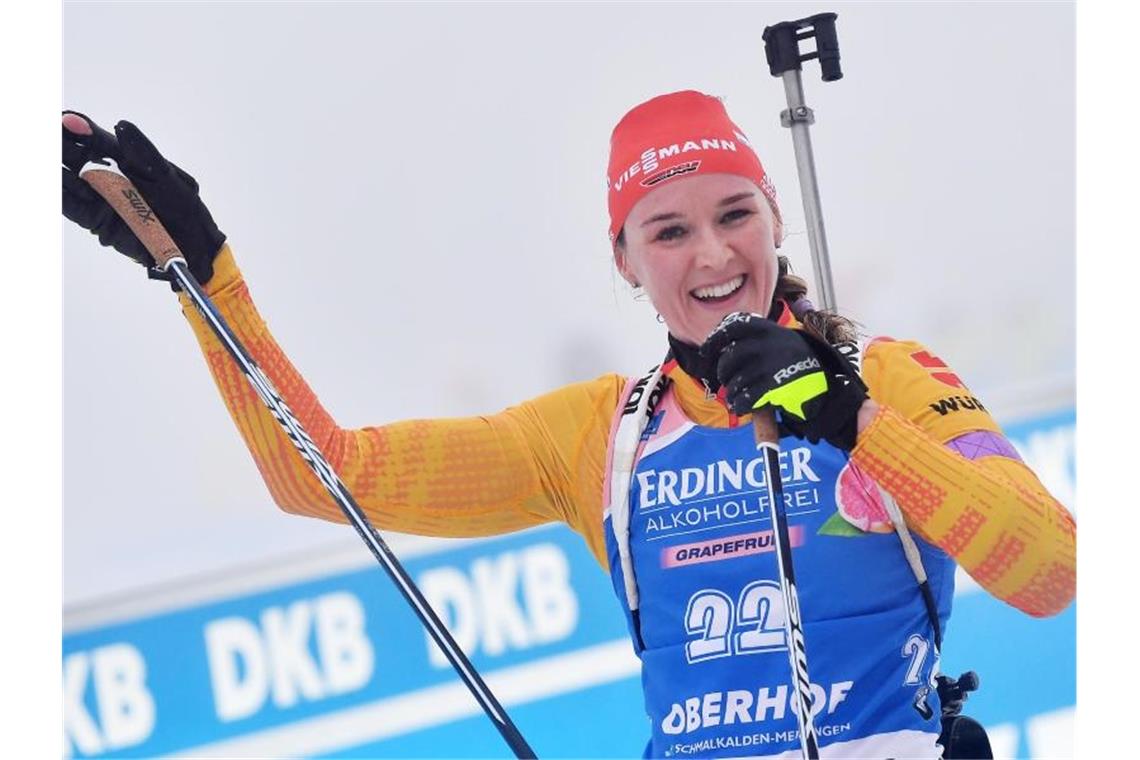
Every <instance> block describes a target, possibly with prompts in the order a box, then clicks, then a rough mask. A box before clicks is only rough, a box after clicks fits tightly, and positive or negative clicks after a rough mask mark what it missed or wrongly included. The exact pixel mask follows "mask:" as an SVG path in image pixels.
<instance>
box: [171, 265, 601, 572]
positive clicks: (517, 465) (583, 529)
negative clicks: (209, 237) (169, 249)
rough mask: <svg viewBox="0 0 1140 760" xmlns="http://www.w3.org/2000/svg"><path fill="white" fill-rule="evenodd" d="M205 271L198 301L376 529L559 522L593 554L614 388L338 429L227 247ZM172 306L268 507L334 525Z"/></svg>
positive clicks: (216, 350)
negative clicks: (477, 413)
mask: <svg viewBox="0 0 1140 760" xmlns="http://www.w3.org/2000/svg"><path fill="white" fill-rule="evenodd" d="M214 270H215V272H214V276H213V277H212V278H211V279H210V281H209V283H207V285H206V291H207V294H208V295H209V296H210V297H211V299H212V300H213V302H214V304H215V306H216V307H217V309H218V311H219V312H220V313H221V314H222V316H223V317H224V318H225V319H226V321H227V322H228V323H229V325H230V327H231V329H233V330H234V331H235V333H236V334H237V336H238V337H239V338H240V339H241V341H242V342H243V344H244V345H245V346H246V348H247V350H248V351H249V352H250V354H251V355H252V356H253V357H254V359H255V361H257V363H258V364H259V366H260V367H261V368H262V370H263V371H264V372H265V373H266V374H267V375H268V376H269V378H270V380H272V382H273V383H274V385H275V386H276V387H277V389H278V391H279V392H280V393H281V394H282V396H283V397H284V398H285V400H286V402H287V403H288V404H289V406H290V408H291V409H292V410H293V413H294V414H295V415H296V416H297V418H298V419H299V420H300V422H301V424H302V425H303V426H304V427H305V429H306V430H307V431H308V433H309V435H310V436H311V437H312V438H313V441H314V442H315V443H316V444H317V446H318V447H319V448H320V449H321V451H322V452H323V453H324V454H325V456H326V458H327V459H328V461H329V464H331V465H332V466H333V467H334V468H335V469H336V470H337V472H338V474H339V475H340V476H341V478H342V480H344V482H345V485H347V486H348V488H349V490H350V491H352V493H353V495H354V496H355V497H356V500H357V501H358V502H359V504H360V505H361V507H362V508H363V509H364V511H365V512H366V513H367V515H368V516H369V518H370V519H371V520H373V521H375V523H376V525H377V526H378V527H380V528H383V529H387V530H396V531H400V532H405V533H416V534H421V535H432V536H448V537H460V536H485V535H492V534H497V533H505V532H509V531H514V530H519V529H522V528H526V527H529V526H533V525H539V524H542V523H546V522H551V521H563V522H567V523H569V524H570V525H571V526H572V527H574V528H575V529H577V530H578V531H579V532H580V533H582V534H583V535H584V536H585V537H586V539H587V542H588V543H589V544H590V546H591V549H594V550H595V552H596V553H597V551H600V543H601V542H600V536H594V534H595V533H597V529H596V527H595V526H594V525H593V524H592V523H593V521H591V520H589V519H588V516H596V515H597V514H598V513H599V511H600V510H599V509H598V508H597V507H596V506H594V507H591V504H592V503H593V502H597V501H598V500H599V499H600V490H601V489H600V482H601V472H602V469H601V467H602V464H601V459H602V458H603V457H604V450H605V434H606V428H607V425H608V422H609V419H610V417H611V416H612V413H613V409H614V407H615V406H616V404H617V396H618V393H619V391H620V388H621V382H622V381H621V378H619V377H617V376H605V377H602V378H599V379H597V380H594V381H591V382H588V383H579V384H575V385H571V386H567V387H565V388H561V389H559V390H557V391H555V392H553V393H550V394H547V395H546V396H542V397H540V398H537V399H534V400H531V401H528V402H525V403H523V404H520V405H518V406H515V407H511V408H509V409H506V410H504V411H502V412H500V413H498V414H494V415H489V416H481V417H467V418H454V419H435V420H410V421H404V422H396V423H392V424H388V425H383V426H377V427H366V428H361V429H355V430H350V429H345V428H342V427H340V426H338V425H337V423H336V421H335V420H334V419H333V418H332V416H331V415H330V414H329V413H328V412H327V411H326V410H325V409H324V407H323V406H322V405H321V403H320V401H319V400H318V399H317V397H316V395H315V394H314V393H313V391H312V389H310V388H309V386H308V384H307V383H306V382H305V380H304V378H303V377H302V376H301V374H300V373H299V372H298V371H297V369H296V368H295V367H294V366H293V365H292V363H291V362H290V361H289V359H288V358H287V357H286V356H285V353H284V352H283V351H282V350H281V348H280V346H278V344H277V342H276V341H275V340H274V338H273V336H272V334H271V333H270V332H269V328H268V327H267V326H266V324H265V322H264V320H262V318H261V316H260V315H259V314H258V312H257V309H256V308H255V306H254V304H253V301H252V299H251V298H250V294H249V289H248V288H247V286H246V283H245V281H244V279H243V278H242V276H241V273H240V271H239V270H238V267H237V266H236V264H235V263H234V259H233V256H232V253H231V252H230V250H229V248H228V247H226V248H223V250H222V252H221V253H220V254H219V256H218V257H217V259H216V260H215V262H214ZM181 298H182V300H183V311H184V313H185V315H186V317H187V319H188V320H189V321H190V324H191V326H192V327H193V329H194V333H195V335H196V337H197V339H198V342H199V344H200V346H201V348H202V351H203V353H204V355H205V357H206V361H207V363H208V365H209V368H210V372H211V373H212V374H213V376H214V379H215V382H216V383H217V386H218V390H219V391H220V393H221V394H222V398H223V400H224V402H225V404H226V408H227V409H228V410H229V412H230V415H231V416H232V417H233V420H234V422H235V424H236V425H237V428H238V431H239V432H240V434H241V436H242V438H243V440H244V441H245V443H246V446H247V447H248V448H249V451H250V453H251V454H252V455H253V459H254V462H255V463H256V465H257V467H258V470H259V471H260V472H261V475H262V477H263V478H264V479H265V483H266V485H267V486H268V488H269V492H270V494H271V495H272V497H273V499H274V501H275V502H276V503H277V504H278V505H279V506H280V507H281V508H282V509H284V510H285V511H287V512H291V513H294V514H301V515H307V516H311V517H320V518H323V519H326V520H334V521H340V522H343V521H344V517H343V515H342V514H341V512H340V510H339V508H338V507H337V506H336V504H335V503H334V502H333V500H332V499H331V498H330V497H329V495H328V493H327V492H326V491H325V490H324V488H323V486H321V484H320V482H319V481H318V480H317V478H316V476H315V475H314V474H313V473H312V472H311V470H310V469H309V468H308V466H307V465H306V464H305V462H304V461H303V460H302V459H301V457H300V456H299V455H298V453H297V451H296V450H295V449H294V447H293V445H292V443H291V442H290V440H289V438H288V437H287V436H286V435H285V433H284V432H283V431H282V429H281V427H280V425H279V424H278V423H277V421H276V420H275V419H274V418H273V416H272V415H271V414H270V413H269V411H268V410H267V409H266V408H265V406H264V405H263V404H262V402H261V400H260V399H259V398H258V396H257V394H256V393H255V392H254V390H253V389H252V387H250V385H249V383H248V381H247V380H246V378H245V376H244V375H243V374H242V373H241V372H240V370H239V369H238V368H237V366H236V365H235V364H234V362H233V361H232V359H231V358H230V357H229V355H228V354H227V353H226V351H225V349H224V348H223V347H222V345H221V344H220V343H219V342H218V341H217V339H216V338H215V337H214V335H213V333H212V332H211V331H210V330H209V328H208V327H207V325H206V324H205V322H204V320H203V319H202V318H201V316H200V315H199V314H198V313H197V311H196V310H195V309H194V308H193V306H191V305H190V303H189V300H188V299H187V298H186V296H184V295H183V296H181ZM592 481H593V482H595V483H596V484H597V486H596V487H594V486H592V485H591V482H592ZM595 544H597V546H595Z"/></svg>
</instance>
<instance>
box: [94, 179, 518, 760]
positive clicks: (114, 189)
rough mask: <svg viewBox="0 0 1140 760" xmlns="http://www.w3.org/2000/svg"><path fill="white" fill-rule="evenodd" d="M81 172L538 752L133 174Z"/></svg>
mask: <svg viewBox="0 0 1140 760" xmlns="http://www.w3.org/2000/svg"><path fill="white" fill-rule="evenodd" d="M80 177H82V178H83V179H84V180H86V181H87V182H88V183H89V184H90V185H91V186H92V187H93V188H95V190H96V191H97V192H98V193H99V194H100V195H101V196H103V198H105V199H106V201H107V202H108V203H109V204H110V205H111V208H112V209H114V210H115V212H116V213H117V214H118V215H119V216H121V217H122V218H123V220H124V221H125V222H126V223H127V225H129V226H130V228H131V230H132V231H133V232H134V233H135V235H136V236H137V237H138V238H139V240H140V241H142V244H143V245H144V246H145V247H146V249H147V250H148V251H149V252H150V254H151V256H153V257H154V260H155V263H156V264H157V266H158V267H159V269H161V270H163V271H165V272H171V273H172V274H173V275H174V278H175V280H177V282H178V284H179V285H180V286H181V287H182V290H183V291H184V292H185V293H186V294H187V295H188V296H189V297H190V300H191V301H193V303H194V306H195V307H196V308H197V309H198V311H199V312H200V313H201V314H202V317H203V318H204V319H205V320H206V322H207V323H208V324H209V325H210V328H211V329H212V330H213V332H214V334H215V335H216V336H217V337H218V340H220V341H221V342H222V345H224V346H225V348H226V350H227V351H228V352H229V354H230V356H232V357H233V359H234V361H236V362H237V363H238V366H239V367H240V368H241V370H242V372H243V373H244V374H245V376H246V378H247V379H248V380H249V382H250V384H251V385H252V386H253V389H254V390H255V391H256V392H257V395H258V396H259V397H260V398H261V400H262V402H263V403H264V404H265V406H266V407H268V408H269V411H270V412H272V414H273V416H274V417H275V418H276V419H277V422H278V423H279V424H280V425H281V427H282V428H284V429H285V433H286V434H287V435H288V436H289V439H290V440H291V441H292V442H293V445H294V446H296V447H297V451H299V452H300V454H301V457H302V458H304V460H305V461H306V462H308V463H309V467H311V468H312V470H313V472H314V473H316V475H317V478H318V479H319V480H320V481H321V483H322V485H324V487H325V489H326V490H327V491H328V492H329V494H331V495H332V497H333V499H334V500H335V501H336V502H337V504H338V505H339V506H340V508H341V511H343V512H344V514H345V516H346V517H347V518H348V520H349V522H351V523H352V526H353V527H354V528H356V532H357V533H358V534H360V537H361V539H363V540H364V543H365V544H367V545H368V548H369V550H370V551H371V552H372V555H373V556H374V557H376V559H377V560H378V561H379V562H380V565H381V566H382V567H383V568H384V570H385V571H387V573H388V575H389V577H390V578H391V579H392V581H393V582H394V583H395V584H396V587H397V588H398V589H399V590H400V592H401V593H402V594H403V595H404V599H406V600H407V602H408V604H410V605H411V606H412V609H413V610H415V613H416V615H417V616H418V617H419V619H420V621H421V622H422V623H423V624H424V626H425V627H426V628H427V630H428V633H429V634H431V637H432V639H433V640H434V641H435V643H436V644H437V645H438V646H439V648H440V650H441V651H442V652H443V653H444V655H445V656H446V657H447V659H448V661H450V662H451V665H452V667H454V668H455V671H456V672H457V673H458V674H459V677H460V678H461V679H462V680H463V682H464V683H465V684H466V685H467V688H468V689H469V690H470V691H471V694H472V695H473V696H474V697H475V700H476V701H477V702H478V703H479V705H480V706H481V707H482V708H483V710H484V712H486V713H487V717H488V718H490V719H491V722H492V723H494V724H495V728H497V729H498V730H499V733H500V734H501V735H502V737H503V739H504V740H505V741H506V742H507V744H508V745H509V746H510V748H511V750H513V751H514V753H515V757H518V758H520V759H521V758H528V759H533V758H535V754H534V750H532V749H531V748H530V746H529V745H528V744H527V743H526V740H525V739H523V736H522V734H521V733H520V732H519V730H518V728H517V727H516V726H515V724H514V723H513V722H512V721H511V719H510V717H509V716H508V715H507V713H506V711H505V710H504V709H503V707H502V705H501V704H499V701H498V700H497V699H496V698H495V695H494V694H492V693H491V690H490V689H489V688H488V687H487V684H486V683H484V681H483V679H482V678H481V677H480V676H479V673H478V672H477V671H476V670H475V667H474V666H473V665H472V664H471V661H470V660H468V659H467V656H466V655H465V654H464V653H463V650H462V649H460V648H459V645H458V644H457V643H456V642H455V639H453V638H452V637H451V634H450V633H449V632H448V630H447V628H446V627H444V625H443V623H442V622H441V621H440V619H439V617H438V616H437V615H436V614H435V612H434V611H433V610H432V608H431V607H430V606H429V605H428V603H427V600H426V599H424V596H423V594H422V593H420V590H419V588H417V587H416V584H415V582H414V581H413V580H412V578H411V576H409V575H408V573H407V571H406V570H404V567H403V566H402V565H401V564H400V561H399V560H398V559H397V558H396V555H395V554H393V553H392V550H391V549H389V548H388V545H387V544H386V543H385V542H384V540H383V539H382V538H381V537H380V534H379V533H378V532H377V531H376V529H375V528H374V527H373V526H372V524H371V523H370V522H369V520H368V518H367V517H366V516H365V514H364V512H363V511H362V510H361V509H360V507H359V506H358V505H357V503H356V500H355V499H353V497H352V494H351V493H349V491H348V488H347V487H346V486H345V485H344V483H343V482H342V481H341V479H340V477H339V476H338V475H337V474H336V472H335V471H334V470H333V468H332V467H331V466H330V465H329V463H328V462H327V461H325V458H324V456H323V455H322V454H321V452H320V450H319V449H318V448H317V446H316V444H314V443H313V440H312V438H310V437H309V434H308V433H307V432H305V429H304V428H303V427H302V426H301V423H300V422H299V421H298V420H297V418H296V417H295V416H293V412H292V411H290V409H289V407H288V406H287V405H286V404H285V401H284V399H282V398H281V395H280V394H279V393H278V392H277V389H276V388H274V387H273V384H272V383H271V382H270V381H269V378H268V377H266V375H265V373H264V372H262V371H261V368H260V367H258V366H257V364H256V363H255V362H254V360H253V358H252V357H251V356H250V355H249V353H248V352H247V351H246V350H245V347H244V346H243V345H242V344H241V342H240V341H239V340H238V338H237V336H236V335H234V333H233V331H232V330H231V329H230V327H229V325H227V324H226V322H225V319H223V318H222V315H221V314H219V313H218V312H217V310H216V309H215V308H214V305H213V303H212V302H211V301H210V299H209V297H208V296H207V295H206V294H205V293H204V292H203V291H202V288H201V286H200V285H199V284H198V282H197V280H195V278H194V275H192V274H191V273H190V270H189V268H188V267H187V265H186V259H185V257H183V255H182V252H181V251H180V250H178V246H177V245H175V243H174V241H173V240H172V239H171V237H170V235H169V233H167V231H166V229H165V228H164V227H163V226H162V222H161V221H159V220H158V218H157V217H156V216H155V214H154V211H153V210H152V209H151V208H150V206H148V205H147V203H146V202H145V201H144V200H143V197H142V195H141V194H140V193H139V192H138V190H137V189H135V187H134V186H133V185H132V184H131V182H130V180H128V179H127V178H126V177H124V176H123V175H122V174H119V173H118V172H115V171H111V170H109V169H106V168H87V167H85V168H84V169H83V171H81V172H80Z"/></svg>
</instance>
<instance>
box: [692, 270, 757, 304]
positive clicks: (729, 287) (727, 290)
mask: <svg viewBox="0 0 1140 760" xmlns="http://www.w3.org/2000/svg"><path fill="white" fill-rule="evenodd" d="M743 284H744V275H742V274H738V275H737V276H736V277H733V278H732V279H731V280H729V281H728V282H725V283H722V284H720V285H707V286H705V287H703V288H697V289H696V290H694V291H693V295H694V296H696V297H697V298H701V299H705V298H723V297H724V296H727V295H729V294H731V293H735V292H736V291H737V290H738V289H739V288H740V286H741V285H743Z"/></svg>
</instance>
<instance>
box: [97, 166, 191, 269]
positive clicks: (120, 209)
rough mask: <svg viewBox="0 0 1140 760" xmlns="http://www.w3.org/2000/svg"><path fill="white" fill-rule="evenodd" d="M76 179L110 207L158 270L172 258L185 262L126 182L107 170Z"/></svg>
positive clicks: (153, 215) (167, 234) (169, 238)
mask: <svg viewBox="0 0 1140 760" xmlns="http://www.w3.org/2000/svg"><path fill="white" fill-rule="evenodd" d="M79 176H80V178H82V179H83V180H85V181H86V182H87V184H89V185H91V187H93V188H95V192H97V193H99V195H101V196H103V199H104V200H106V201H107V203H109V204H111V208H112V209H114V210H115V213H116V214H118V215H119V216H121V217H122V218H123V221H124V222H126V223H127V226H128V227H130V228H131V232H133V233H135V236H136V237H137V238H138V239H139V241H140V242H141V243H142V244H143V247H145V248H146V249H147V251H149V252H150V255H151V256H152V257H153V258H154V263H155V265H156V266H157V267H158V268H159V269H161V270H164V271H165V270H166V266H167V264H169V263H170V262H171V261H172V260H174V259H182V260H183V261H185V259H186V257H185V256H183V255H182V251H180V250H178V246H177V245H175V244H174V239H173V238H171V237H170V233H169V232H167V231H166V228H165V227H163V226H162V222H160V221H159V220H158V217H157V216H155V213H154V209H152V208H151V207H150V206H149V205H148V204H147V202H146V201H145V200H143V197H142V194H141V193H139V191H138V190H137V189H136V188H135V186H134V185H132V184H131V181H130V180H129V179H127V178H126V177H124V176H123V175H122V174H119V173H118V172H113V171H111V170H110V169H95V168H91V169H84V170H82V171H81V172H80V173H79Z"/></svg>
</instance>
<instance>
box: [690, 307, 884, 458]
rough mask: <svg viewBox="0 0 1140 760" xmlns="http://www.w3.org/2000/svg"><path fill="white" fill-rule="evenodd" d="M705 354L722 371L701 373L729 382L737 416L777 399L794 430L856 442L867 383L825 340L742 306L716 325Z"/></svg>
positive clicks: (842, 444) (843, 444) (715, 382)
mask: <svg viewBox="0 0 1140 760" xmlns="http://www.w3.org/2000/svg"><path fill="white" fill-rule="evenodd" d="M700 354H701V358H702V359H703V360H704V361H703V364H704V366H705V367H706V371H707V372H711V373H714V374H715V377H706V378H702V379H703V380H705V382H706V383H708V384H709V385H711V386H712V387H716V386H723V387H724V389H725V400H726V401H727V402H728V406H729V408H730V409H731V410H732V411H733V412H735V413H736V414H739V415H744V414H749V413H751V412H752V411H753V410H754V409H759V408H761V407H764V406H767V405H769V404H771V405H772V406H774V407H776V408H777V409H778V410H779V411H780V422H781V423H782V424H783V425H784V426H785V427H786V428H788V430H790V431H791V432H792V434H793V435H796V436H798V437H800V438H806V439H807V440H809V441H811V442H812V443H819V441H820V440H821V439H822V440H826V441H827V442H829V443H831V444H832V445H834V446H838V447H839V448H841V449H843V450H845V451H850V450H851V449H853V448H854V447H855V434H856V418H857V415H858V413H859V407H861V406H862V405H863V402H864V401H865V400H866V399H867V386H866V385H864V384H863V381H862V380H861V379H860V378H859V376H858V374H857V373H856V372H855V369H854V367H852V366H851V364H850V363H849V362H848V361H847V360H846V359H845V358H843V356H842V355H841V354H840V353H839V352H838V351H837V350H836V349H834V348H833V347H832V346H830V345H828V344H827V342H826V341H823V340H820V339H819V338H817V337H815V336H814V335H812V334H811V333H809V332H807V331H806V330H792V329H790V328H787V327H780V326H779V325H777V324H776V323H775V322H772V321H771V320H768V319H765V318H764V317H762V316H760V315H759V314H748V313H745V312H736V313H733V314H729V315H728V316H727V317H725V318H724V319H723V320H722V321H721V323H720V324H719V325H717V327H716V329H715V330H713V331H712V333H711V334H710V335H709V337H708V339H707V340H706V341H705V342H704V344H703V345H702V346H701V350H700Z"/></svg>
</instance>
